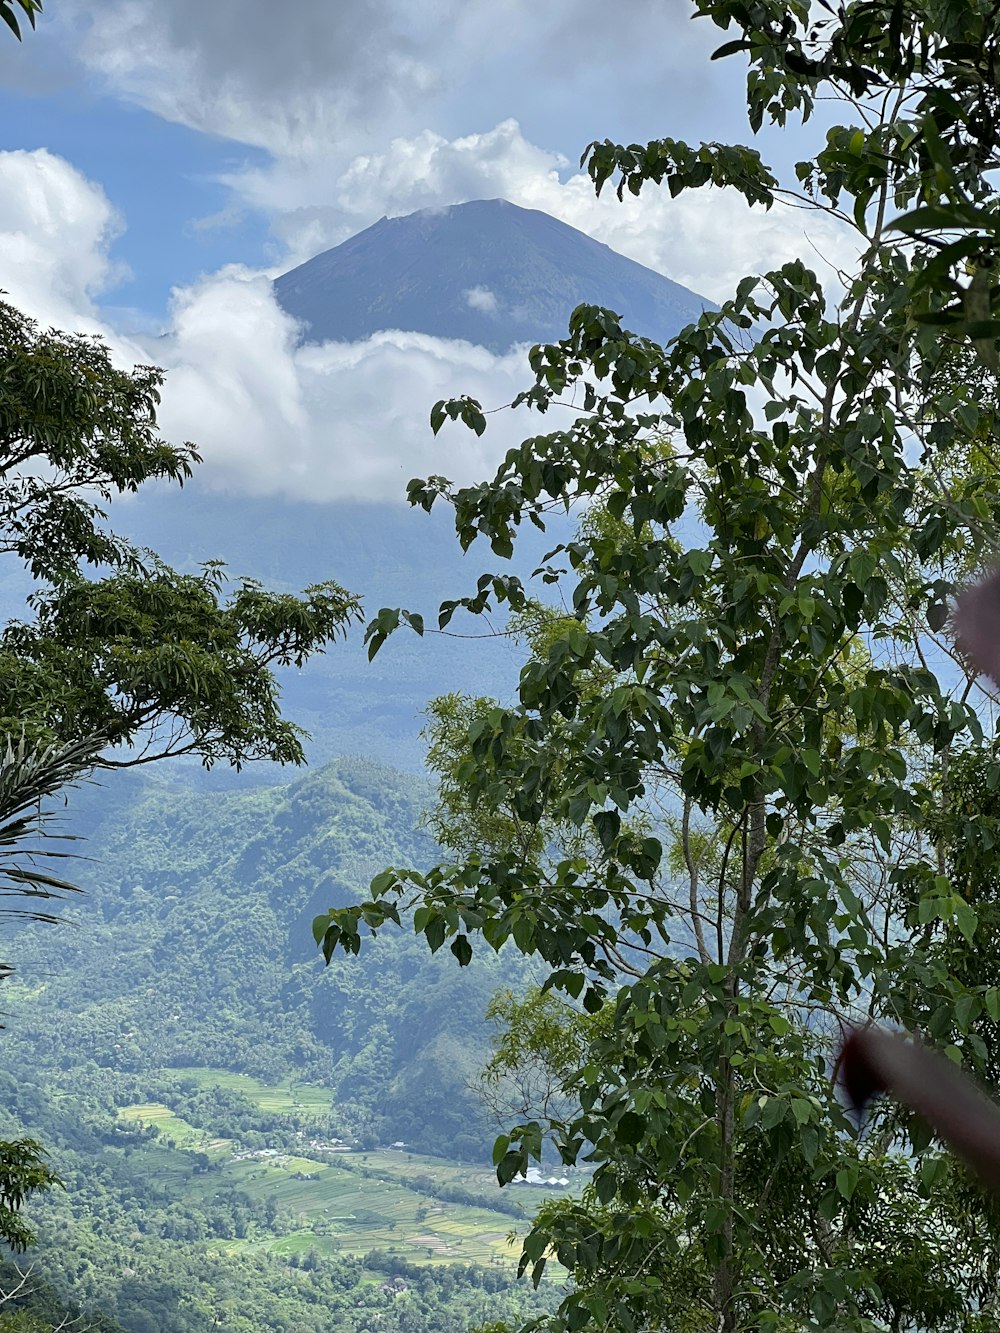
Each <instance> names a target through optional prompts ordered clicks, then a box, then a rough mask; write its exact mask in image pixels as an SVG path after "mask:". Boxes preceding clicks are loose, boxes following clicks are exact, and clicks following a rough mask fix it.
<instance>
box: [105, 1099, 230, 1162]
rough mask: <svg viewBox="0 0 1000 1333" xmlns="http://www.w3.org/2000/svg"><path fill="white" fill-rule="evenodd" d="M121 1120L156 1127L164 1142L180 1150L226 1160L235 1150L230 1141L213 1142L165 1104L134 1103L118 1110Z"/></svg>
mask: <svg viewBox="0 0 1000 1333" xmlns="http://www.w3.org/2000/svg"><path fill="white" fill-rule="evenodd" d="M118 1119H119V1120H122V1121H132V1122H135V1121H138V1122H139V1124H141V1125H154V1126H155V1127H156V1129H158V1130H159V1131H160V1135H161V1137H162V1138H164V1139H169V1140H171V1141H172V1142H173V1143H174V1144H175V1145H176V1146H177V1147H178V1148H183V1149H186V1150H190V1151H195V1152H205V1153H208V1155H209V1156H210V1157H223V1156H227V1155H228V1154H229V1152H230V1150H231V1148H232V1140H231V1139H219V1138H213V1137H212V1136H211V1135H210V1134H207V1133H206V1132H205V1131H204V1130H201V1129H198V1128H197V1126H195V1125H192V1124H191V1123H190V1122H189V1121H187V1120H184V1119H182V1118H181V1117H180V1116H179V1115H174V1113H173V1111H171V1110H170V1108H169V1107H167V1106H164V1105H163V1104H162V1102H135V1103H134V1104H133V1105H132V1106H121V1107H119V1108H118Z"/></svg>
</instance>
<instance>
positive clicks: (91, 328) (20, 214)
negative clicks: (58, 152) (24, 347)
mask: <svg viewBox="0 0 1000 1333" xmlns="http://www.w3.org/2000/svg"><path fill="white" fill-rule="evenodd" d="M121 227H122V223H121V219H120V218H119V217H118V215H117V214H116V213H115V210H114V209H113V208H112V206H111V204H110V202H109V200H108V198H107V196H106V195H105V194H104V191H103V190H102V189H101V187H100V186H99V185H96V184H95V183H94V182H93V181H90V180H87V178H86V177H85V176H83V175H82V174H81V173H80V172H79V171H77V170H76V168H75V167H72V166H70V164H69V163H68V162H66V161H64V160H63V159H62V158H60V157H56V156H54V155H53V154H52V153H49V152H47V151H46V150H45V149H38V150H36V151H34V152H25V151H16V152H0V288H2V289H3V290H4V291H6V292H7V293H8V297H7V299H8V300H9V301H10V302H11V303H12V304H13V305H16V306H18V307H19V308H20V309H22V310H25V311H27V312H28V313H30V314H31V315H33V316H34V318H35V319H37V320H39V321H40V322H41V323H42V324H46V325H48V324H53V325H56V326H58V327H72V328H73V329H75V330H80V331H83V332H98V331H100V330H101V328H102V324H101V321H100V318H99V317H98V315H97V312H96V310H95V307H94V304H93V302H94V298H95V297H96V296H98V295H100V293H102V292H104V291H107V290H108V289H109V287H111V286H113V285H114V283H115V282H116V281H118V280H119V279H120V278H121V277H122V276H123V275H122V273H121V270H120V268H119V267H118V266H116V265H115V264H113V263H112V262H111V260H110V258H109V249H110V246H111V243H112V241H113V240H114V238H115V237H116V236H117V235H118V234H119V233H120V231H121Z"/></svg>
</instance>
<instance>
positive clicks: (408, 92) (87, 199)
mask: <svg viewBox="0 0 1000 1333" xmlns="http://www.w3.org/2000/svg"><path fill="white" fill-rule="evenodd" d="M286 8H287V7H286ZM612 12H613V15H614V17H613V19H612V17H611V15H612ZM689 13H690V9H689V7H688V5H687V4H686V3H684V0H655V2H654V0H626V3H624V4H623V5H621V6H618V7H616V8H615V9H614V11H612V10H611V9H610V8H609V7H608V6H607V5H606V3H604V2H603V0H602V2H601V3H597V0H548V3H547V4H546V5H544V6H539V5H537V4H530V3H528V0H505V3H504V4H503V5H501V6H499V7H498V6H497V5H496V4H495V2H494V0H490V2H489V3H487V0H422V2H417V3H415V2H414V0H359V2H358V3H355V4H352V5H350V6H345V5H336V4H330V3H329V0H298V3H297V4H296V6H294V7H293V9H292V11H291V14H292V16H291V17H290V18H286V17H284V15H285V9H282V8H279V7H277V6H274V5H273V4H269V3H267V2H266V0H212V3H211V4H210V5H206V4H205V3H204V0H169V3H164V2H163V0H102V3H101V4H100V5H94V4H93V3H92V0H46V5H45V13H44V15H43V17H42V18H41V20H40V21H39V24H38V28H37V30H36V31H35V32H34V33H32V32H30V31H29V32H26V34H25V40H24V42H23V43H22V44H20V45H19V44H18V43H16V42H14V41H13V40H12V39H8V40H6V41H0V127H2V128H0V287H2V288H4V289H6V290H7V291H8V292H9V293H10V298H11V299H12V300H13V301H14V302H15V303H16V304H18V305H20V306H21V307H22V308H24V309H26V310H28V311H29V312H30V313H32V314H34V315H35V316H36V317H37V318H39V319H40V320H42V321H44V322H51V323H54V324H57V325H59V326H62V327H74V328H80V329H85V330H89V331H94V332H98V333H100V334H101V335H102V336H104V337H106V338H107V339H108V340H109V341H110V342H111V344H112V346H113V347H114V348H115V351H116V354H117V355H118V356H119V357H120V358H121V359H122V360H123V361H124V362H128V361H129V360H130V359H131V360H133V361H136V360H155V361H157V362H158V363H160V364H163V365H164V366H165V368H166V369H167V370H168V373H169V379H168V388H167V393H166V395H165V398H164V405H163V413H162V415H161V421H162V423H163V425H164V429H165V431H166V432H167V433H168V434H172V435H184V436H187V437H190V436H195V437H197V439H198V442H199V444H200V445H201V446H202V448H203V451H204V453H205V455H206V460H207V465H206V476H207V477H209V478H210V479H214V481H215V483H216V484H219V485H224V486H226V487H230V488H236V489H241V488H242V489H244V490H249V491H253V492H256V493H262V492H263V493H267V492H268V491H271V490H279V491H283V492H285V493H287V494H300V495H306V496H308V497H309V498H319V499H335V498H365V497H369V498H385V497H387V496H389V495H391V494H398V488H399V484H400V479H399V472H400V469H401V468H403V466H404V459H405V460H407V461H408V460H410V459H411V458H412V457H413V454H414V448H415V445H414V441H417V440H418V432H425V430H426V424H425V423H426V413H427V406H428V404H429V403H430V402H432V401H434V400H435V399H436V398H438V397H441V396H442V394H445V393H449V392H452V391H454V392H462V391H466V390H468V391H470V392H475V391H478V392H479V393H480V394H481V395H483V396H484V400H485V401H487V402H493V403H496V402H503V401H505V400H507V401H509V398H510V397H512V396H513V394H514V393H515V392H516V391H517V389H518V388H519V387H523V383H524V362H523V357H521V358H519V359H510V358H506V359H505V358H490V357H489V356H488V354H485V353H483V352H482V349H475V348H470V347H468V346H463V345H458V344H453V345H448V344H446V343H444V342H442V341H441V340H429V341H428V340H424V341H423V342H422V343H419V344H415V343H414V342H413V339H412V338H410V339H409V340H407V339H405V338H403V339H402V340H401V339H400V338H398V337H397V338H396V339H395V340H394V339H392V338H385V337H383V338H380V339H376V340H374V341H372V342H370V344H367V345H358V346H356V347H353V348H345V347H344V346H342V345H341V346H332V345H331V347H330V348H328V349H326V351H325V352H324V351H323V350H322V349H321V350H320V351H319V352H317V351H316V350H315V349H314V350H313V351H311V352H308V353H305V352H303V351H302V350H301V349H297V347H296V338H295V330H294V328H293V327H291V326H290V325H289V323H288V321H287V319H286V318H285V317H283V316H282V314H281V312H280V311H279V310H278V309H277V307H276V306H275V304H274V302H273V299H272V298H271V296H270V288H269V279H270V278H271V277H273V276H274V275H275V274H277V273H279V272H281V271H283V270H284V269H287V268H289V267H292V266H293V265H294V264H297V263H300V262H302V260H304V259H306V258H308V257H310V256H311V255H313V254H316V253H318V252H319V251H321V250H323V249H326V248H328V247H329V246H331V245H335V244H337V243H339V242H340V241H342V240H344V239H346V237H347V236H349V235H351V234H353V233H354V232H356V231H358V230H360V229H362V228H363V227H365V226H368V225H370V224H371V223H372V222H374V221H376V220H377V219H378V218H379V217H380V216H382V215H383V214H385V213H388V214H390V215H395V214H405V213H408V212H411V211H413V210H414V209H417V208H421V207H428V206H431V207H439V206H444V205H447V204H450V203H459V202H463V201H465V200H467V199H474V198H492V197H498V196H500V197H506V198H508V199H511V200H512V201H513V202H514V203H518V204H521V205H522V206H525V207H532V208H540V209H543V210H544V211H546V212H549V213H551V214H553V215H554V216H556V217H559V218H561V219H562V220H563V221H565V222H568V223H570V224H571V225H573V226H576V227H579V228H580V229H581V230H583V231H586V232H588V233H589V234H591V235H593V236H595V237H597V239H599V240H602V241H605V242H606V243H607V244H609V245H611V246H612V247H613V248H615V249H618V250H620V251H621V252H622V253H625V254H627V255H629V256H630V257H631V258H633V259H637V260H639V261H640V262H642V263H645V264H647V265H649V266H650V267H652V268H656V269H659V270H660V271H661V272H664V273H666V274H667V275H668V276H669V277H672V278H674V279H675V280H676V281H678V282H681V283H683V284H684V285H686V286H688V287H690V288H692V289H693V290H695V291H697V292H700V293H702V294H704V295H706V296H709V297H711V298H713V299H716V300H719V299H723V298H724V297H725V296H726V295H727V294H728V293H729V292H731V290H732V288H733V286H734V285H735V283H736V281H738V280H739V278H740V277H742V276H743V275H744V274H745V273H747V272H751V271H762V270H763V269H765V268H767V267H773V266H775V265H776V264H778V263H781V262H783V261H784V260H786V259H788V258H790V257H792V256H793V255H796V254H804V255H805V256H806V257H807V258H810V259H814V260H815V259H816V254H815V252H814V251H812V249H811V246H812V245H814V246H816V247H817V248H818V250H819V251H820V252H821V253H823V254H826V255H828V256H829V257H830V258H832V259H834V260H840V259H842V258H843V256H844V254H845V251H844V238H843V236H842V234H841V233H840V232H839V231H838V230H837V229H836V228H835V227H833V226H832V225H830V224H828V223H825V222H824V221H823V220H822V219H820V220H819V221H814V222H812V223H809V224H808V225H809V228H810V236H809V241H807V239H806V236H805V226H806V223H805V221H804V218H803V215H802V214H801V213H799V212H796V211H793V210H790V209H786V208H776V209H774V210H772V211H771V212H770V213H769V214H764V213H762V212H761V211H760V210H756V211H754V212H751V211H750V210H748V209H747V208H746V206H745V205H744V204H743V202H742V200H740V199H738V198H735V197H734V198H730V197H729V196H728V195H726V194H724V193H721V192H717V191H716V192H713V191H704V192H698V193H697V194H695V195H691V196H685V197H682V199H680V200H677V201H671V200H670V199H669V198H668V197H666V192H665V191H660V192H658V191H650V192H649V194H648V195H644V196H643V198H642V199H641V200H639V201H635V200H629V201H626V203H625V204H624V205H623V204H619V203H618V202H617V201H616V200H615V198H614V197H613V192H612V193H610V194H607V195H606V196H605V197H603V198H602V199H601V200H597V199H596V198H595V197H594V193H593V189H592V187H591V186H590V183H589V182H588V181H587V180H586V178H585V177H583V176H582V175H581V173H580V172H579V170H578V166H577V163H578V160H579V156H580V152H581V150H582V149H583V147H584V146H585V144H586V143H587V142H588V141H589V140H590V139H592V138H605V137H608V138H613V139H619V140H625V141H634V140H638V141H645V140H646V139H648V138H650V137H654V136H657V135H671V136H673V137H677V138H688V139H690V140H694V141H699V140H702V139H713V138H719V139H723V140H730V141H737V142H749V141H750V138H751V136H750V134H749V131H748V129H747V126H746V122H745V116H744V112H743V88H742V68H741V66H740V64H739V63H738V62H735V61H723V62H718V63H716V64H712V63H710V61H709V55H710V53H711V51H712V49H713V48H714V47H715V46H717V45H718V44H719V43H720V42H721V41H722V40H723V34H722V33H720V31H719V30H718V29H716V28H714V27H712V26H711V25H709V24H707V23H705V22H704V21H699V22H697V23H692V22H691V21H690V19H689V17H688V16H689ZM816 133H817V132H816V131H815V130H813V129H812V127H810V129H809V132H808V133H807V134H804V133H803V132H801V131H786V132H784V133H782V134H774V133H772V134H771V135H769V136H766V137H764V140H763V142H762V143H761V144H760V145H759V146H760V147H761V150H762V152H763V154H764V156H765V159H766V160H769V161H771V162H772V163H775V164H776V165H778V166H779V167H780V168H782V169H783V170H784V171H785V172H787V171H788V168H789V167H790V165H791V163H792V162H793V161H794V160H795V158H796V157H797V156H800V155H805V154H807V153H809V152H810V151H811V149H812V150H814V146H815V141H816ZM819 262H822V261H819ZM514 433H516V432H514ZM512 439H513V434H512V435H511V438H509V439H505V438H504V437H503V431H502V430H500V431H498V432H495V433H493V434H491V437H490V440H489V441H488V442H487V443H486V444H484V445H483V448H482V450H481V451H480V452H479V453H477V452H476V451H475V450H473V451H471V452H467V453H466V455H465V456H464V458H463V460H462V461H461V466H462V467H464V468H466V469H467V470H468V471H469V472H470V474H471V473H475V472H477V471H479V470H481V469H482V468H483V467H485V466H488V465H489V463H490V460H491V457H492V456H495V453H496V451H497V450H499V449H501V448H503V447H505V446H506V445H507V444H509V443H510V442H512ZM373 440H376V441H378V442H379V444H378V449H380V450H381V451H382V453H381V454H380V458H381V462H380V463H378V465H376V466H365V467H364V468H354V467H352V462H351V460H352V457H356V456H357V454H358V450H359V449H360V450H362V451H364V450H366V449H368V450H370V449H371V448H372V447H373V446H372V445H371V444H370V442H371V441H373ZM386 441H388V443H385V442H386ZM393 441H395V442H396V443H395V444H393V443H392V442H393ZM418 446H419V447H418V453H419V457H420V458H421V459H424V458H426V461H427V462H428V463H429V464H434V461H435V460H434V457H433V455H432V452H431V445H430V444H429V443H428V442H427V441H426V440H425V439H424V438H423V436H422V435H421V436H420V437H419V440H418ZM420 451H422V452H420ZM383 455H384V456H383ZM369 461H370V460H369ZM413 470H416V469H413ZM432 470H433V469H432ZM437 470H442V469H441V467H440V466H437ZM444 470H447V468H445V469H444ZM409 475H412V472H411V473H409ZM404 480H405V478H404Z"/></svg>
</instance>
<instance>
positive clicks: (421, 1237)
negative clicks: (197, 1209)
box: [186, 1157, 515, 1265]
mask: <svg viewBox="0 0 1000 1333" xmlns="http://www.w3.org/2000/svg"><path fill="white" fill-rule="evenodd" d="M223 1185H224V1186H225V1187H227V1188H231V1187H235V1188H237V1189H239V1190H241V1191H243V1192H244V1193H246V1194H249V1195H250V1196H251V1197H254V1198H258V1199H261V1200H262V1201H266V1200H268V1199H273V1200H274V1202H275V1203H276V1204H277V1206H278V1209H279V1212H280V1213H281V1214H283V1215H284V1216H285V1217H286V1218H287V1219H288V1220H289V1221H290V1222H292V1224H293V1226H294V1228H295V1229H294V1230H293V1231H292V1232H290V1233H288V1234H286V1235H283V1236H274V1237H265V1236H258V1237H256V1238H255V1239H254V1240H252V1241H248V1242H246V1244H248V1245H250V1246H252V1247H253V1248H265V1249H267V1250H269V1251H271V1252H273V1253H275V1254H285V1255H290V1254H300V1253H304V1252H308V1251H309V1250H315V1251H316V1253H317V1254H344V1255H356V1256H359V1257H360V1256H361V1255H364V1254H367V1252H368V1251H369V1250H372V1249H387V1250H392V1251H393V1252H394V1253H396V1254H399V1255H401V1256H402V1257H403V1258H405V1259H407V1260H408V1261H409V1262H411V1263H420V1264H428V1263H429V1264H439V1263H455V1262H460V1263H476V1264H486V1265H494V1264H504V1263H506V1264H512V1263H513V1262H514V1258H515V1252H514V1251H513V1250H511V1248H510V1247H509V1246H508V1244H507V1235H508V1233H509V1231H510V1230H511V1227H512V1225H513V1219H510V1218H507V1217H504V1216H502V1215H501V1214H499V1213H494V1212H491V1211H490V1210H489V1209H488V1208H474V1207H469V1206H466V1205H464V1204H454V1203H443V1202H441V1201H440V1200H437V1199H432V1198H429V1197H428V1196H426V1195H422V1194H419V1193H417V1192H415V1191H414V1190H412V1189H408V1188H407V1187H406V1186H405V1185H402V1184H396V1183H395V1182H392V1181H381V1180H371V1179H365V1178H364V1177H361V1176H359V1175H357V1174H356V1173H355V1172H352V1171H348V1170H345V1169H344V1168H343V1167H340V1166H337V1165H335V1164H334V1165H325V1164H322V1163H318V1162H312V1161H309V1160H307V1159H305V1158H301V1157H282V1158H278V1159H274V1158H267V1159H261V1158H257V1159H254V1160H252V1161H246V1162H229V1163H227V1164H226V1165H225V1166H224V1167H223V1168H222V1174H221V1177H220V1176H219V1175H218V1174H216V1173H213V1174H212V1175H211V1176H200V1177H192V1178H191V1179H190V1181H189V1182H188V1186H187V1191H186V1192H188V1193H190V1194H197V1195H198V1196H199V1197H200V1198H202V1199H203V1198H206V1197H209V1196H210V1195H211V1194H213V1193H215V1192H216V1191H217V1190H219V1189H220V1188H221V1187H222V1186H223ZM232 1244H234V1242H227V1246H232Z"/></svg>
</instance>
